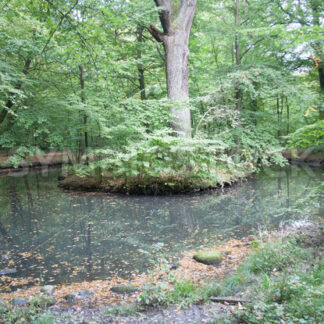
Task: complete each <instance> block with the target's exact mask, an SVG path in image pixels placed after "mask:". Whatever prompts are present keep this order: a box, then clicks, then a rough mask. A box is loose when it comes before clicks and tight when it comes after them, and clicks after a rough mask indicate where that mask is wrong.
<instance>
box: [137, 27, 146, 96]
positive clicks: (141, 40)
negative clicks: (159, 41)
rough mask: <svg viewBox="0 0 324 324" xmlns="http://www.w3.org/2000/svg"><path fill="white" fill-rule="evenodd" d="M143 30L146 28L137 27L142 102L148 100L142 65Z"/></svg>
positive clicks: (138, 67)
mask: <svg viewBox="0 0 324 324" xmlns="http://www.w3.org/2000/svg"><path fill="white" fill-rule="evenodd" d="M143 30H144V27H143V26H140V25H138V26H137V42H138V44H137V46H138V48H137V59H138V64H137V70H138V82H139V88H140V93H141V100H146V93H145V77H144V68H143V64H142V43H143Z"/></svg>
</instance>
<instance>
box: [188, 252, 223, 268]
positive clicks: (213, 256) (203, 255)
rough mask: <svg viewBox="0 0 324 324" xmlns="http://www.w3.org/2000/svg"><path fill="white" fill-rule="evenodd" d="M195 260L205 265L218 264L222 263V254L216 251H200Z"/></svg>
mask: <svg viewBox="0 0 324 324" xmlns="http://www.w3.org/2000/svg"><path fill="white" fill-rule="evenodd" d="M193 258H194V259H195V260H196V261H198V262H201V263H204V264H208V265H209V264H217V263H219V262H221V261H222V254H221V253H220V252H219V251H218V250H215V249H210V250H201V251H198V252H197V253H196V254H195V255H194V256H193Z"/></svg>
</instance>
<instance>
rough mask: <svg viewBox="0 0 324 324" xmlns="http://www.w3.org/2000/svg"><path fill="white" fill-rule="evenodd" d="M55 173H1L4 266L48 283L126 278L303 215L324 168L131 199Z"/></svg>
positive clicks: (0, 246) (0, 222) (0, 257)
mask: <svg viewBox="0 0 324 324" xmlns="http://www.w3.org/2000/svg"><path fill="white" fill-rule="evenodd" d="M58 173H59V171H51V172H50V173H49V174H48V175H47V176H46V177H45V176H43V175H42V174H41V173H30V174H28V175H26V176H24V177H13V176H1V177H0V193H1V196H0V271H1V270H3V269H8V268H9V269H12V268H15V269H17V273H16V274H14V275H15V276H17V277H34V278H41V279H42V280H44V282H46V283H63V282H72V281H80V280H84V279H97V278H108V277H111V276H113V275H114V274H118V275H119V276H123V277H126V278H127V277H129V276H130V272H132V271H134V270H138V271H139V272H142V271H144V270H146V269H147V268H148V267H149V266H150V265H151V264H152V263H153V262H154V261H156V260H157V259H158V258H159V256H161V255H162V254H164V255H168V256H171V255H177V253H179V252H180V251H181V250H183V249H188V248H193V247H198V246H206V245H214V244H217V242H220V241H222V240H224V239H227V238H230V237H239V236H242V235H247V234H250V233H252V232H253V231H256V230H258V228H259V227H260V226H266V227H267V228H272V227H277V226H278V225H279V223H280V222H282V221H285V220H289V219H296V218H297V219H299V218H303V217H304V211H303V205H301V206H299V205H298V202H299V201H300V199H303V198H304V197H305V196H306V195H307V194H308V193H309V191H310V190H311V189H312V188H314V187H315V186H316V185H317V184H318V183H319V182H320V181H321V179H323V176H322V173H323V171H322V170H312V174H310V173H309V172H307V170H304V169H301V168H298V167H289V168H287V169H282V170H277V171H276V170H272V171H271V172H270V170H268V172H264V173H263V174H261V175H259V176H257V177H255V178H251V179H250V180H249V181H247V182H244V183H242V184H239V185H236V186H234V187H233V188H231V189H226V190H224V191H223V192H214V193H209V194H203V195H194V196H173V197H127V196H116V195H107V194H95V193H92V194H89V193H88V194H80V193H71V192H63V191H62V190H60V189H59V188H58V187H57V176H58ZM316 212H317V210H316V208H313V210H309V211H308V214H309V213H316Z"/></svg>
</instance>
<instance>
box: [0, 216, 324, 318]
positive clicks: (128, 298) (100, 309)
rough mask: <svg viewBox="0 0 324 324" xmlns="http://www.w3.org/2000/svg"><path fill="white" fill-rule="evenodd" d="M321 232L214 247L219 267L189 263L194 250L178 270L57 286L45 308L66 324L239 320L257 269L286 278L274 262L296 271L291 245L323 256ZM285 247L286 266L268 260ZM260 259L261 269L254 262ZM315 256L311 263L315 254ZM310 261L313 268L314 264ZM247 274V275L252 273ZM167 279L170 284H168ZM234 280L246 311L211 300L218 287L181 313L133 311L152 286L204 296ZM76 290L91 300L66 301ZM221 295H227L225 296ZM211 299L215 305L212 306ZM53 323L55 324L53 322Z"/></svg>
mask: <svg viewBox="0 0 324 324" xmlns="http://www.w3.org/2000/svg"><path fill="white" fill-rule="evenodd" d="M323 230H324V225H323V224H322V223H321V224H315V223H309V222H303V223H299V224H298V223H296V224H294V223H292V224H291V225H290V226H288V227H286V228H285V229H282V230H277V231H274V232H263V233H261V234H259V235H258V236H257V237H255V236H249V237H246V238H245V239H243V240H229V241H227V242H225V243H223V244H221V245H219V246H218V247H217V248H218V249H219V251H221V252H222V254H223V260H222V262H221V263H220V264H219V265H218V266H212V265H204V264H201V263H199V262H197V261H195V260H194V259H193V253H194V251H187V252H185V253H184V254H183V257H182V259H181V260H180V261H179V264H180V265H179V267H178V268H177V269H170V268H169V269H168V270H166V269H165V266H163V265H162V266H161V265H160V266H157V268H156V270H155V272H153V273H151V274H144V275H143V274H142V275H140V276H138V277H137V278H135V279H134V280H133V281H131V282H130V281H126V280H120V278H117V277H116V278H115V281H108V280H98V281H94V282H83V283H80V284H72V285H59V286H57V287H56V288H55V290H54V293H53V297H54V298H55V304H54V305H53V306H50V307H48V308H46V314H48V315H49V316H52V317H53V316H54V319H55V323H70V322H71V319H70V321H67V322H66V321H65V319H66V318H68V317H71V318H72V320H73V319H75V320H76V319H78V320H79V319H80V318H83V319H84V320H85V321H88V320H90V322H91V320H93V318H95V322H96V323H107V322H109V323H128V321H135V320H136V319H137V320H138V322H136V323H149V320H151V318H152V316H154V318H158V319H159V320H164V319H165V318H169V319H170V318H178V317H179V316H180V318H183V319H184V320H187V319H189V318H192V316H193V314H192V312H194V314H195V316H196V315H197V316H198V319H201V318H206V316H207V317H208V318H209V319H210V320H212V319H214V318H215V316H217V318H221V319H222V318H224V316H230V317H233V316H234V317H235V318H236V317H237V316H238V318H241V317H242V316H243V317H244V316H247V315H246V314H247V312H248V311H249V309H253V307H254V306H253V303H257V302H258V299H256V300H254V298H255V297H253V294H254V293H253V292H252V291H251V290H250V285H251V287H254V288H253V289H255V284H256V283H258V282H259V281H255V280H256V279H255V276H256V275H257V273H258V271H259V270H257V269H259V267H266V268H265V271H269V270H266V269H267V268H268V267H269V264H268V262H270V264H271V263H273V266H271V265H270V268H269V269H270V274H271V275H272V276H273V280H275V281H276V280H277V279H280V275H281V271H283V275H284V274H285V271H284V268H283V269H282V270H281V269H280V268H278V265H277V266H276V262H280V263H279V264H281V262H284V263H282V264H283V265H284V264H287V265H288V264H291V266H294V264H295V262H294V256H293V255H294V253H296V250H295V249H296V247H293V246H292V245H291V244H293V245H294V244H295V245H296V244H297V245H296V246H301V248H303V249H306V250H307V249H309V248H313V249H315V250H317V249H318V248H317V246H318V247H319V249H320V250H319V253H320V254H319V255H323V253H324V249H323V247H324V233H323ZM290 242H293V243H290ZM294 242H295V243H294ZM285 244H288V245H287V247H289V248H290V249H291V248H292V250H291V252H289V253H292V254H291V255H289V254H288V255H285V256H283V258H287V261H282V260H281V258H282V257H281V255H277V254H274V257H276V258H278V260H276V259H275V260H271V259H268V257H267V256H266V255H267V253H269V246H270V247H271V246H273V247H274V248H275V249H278V248H279V250H280V249H284V251H286V248H285ZM306 250H305V251H306ZM315 250H314V251H315ZM320 251H321V252H320ZM271 253H273V252H271V249H270V255H271ZM298 253H299V252H298ZM321 253H322V254H321ZM258 254H259V255H260V256H259V257H258V256H257V255H258ZM302 255H303V254H302ZM260 257H261V259H260V261H259V262H260V264H258V263H255V262H256V260H259V259H258V258H260ZM309 257H311V256H309ZM313 257H314V258H315V255H314V256H313ZM253 258H254V259H253ZM262 258H264V259H262ZM321 258H322V257H320V259H319V260H321ZM251 259H252V261H253V260H254V261H253V262H254V263H253V262H252V263H251ZM283 260H285V259H283ZM285 262H288V263H285ZM313 262H314V264H316V260H315V259H314V261H313ZM251 264H252V266H254V267H257V268H255V269H256V270H255V274H254V275H253V276H252V277H251V278H250V279H249V277H247V278H245V273H246V272H245V271H246V269H248V268H247V266H248V267H251ZM253 264H254V265H253ZM306 270H307V268H306ZM170 275H171V277H170ZM246 275H247V276H251V275H252V274H246ZM170 278H174V279H172V281H170ZM237 278H238V279H239V281H241V279H242V284H243V286H242V288H241V289H243V290H242V291H241V290H238V291H237V292H236V293H235V294H233V293H231V295H229V296H234V299H236V300H248V299H250V300H251V303H252V304H251V305H250V306H249V304H248V305H244V307H243V306H242V305H241V304H240V303H239V304H238V306H235V305H234V306H233V305H231V304H228V303H226V302H225V305H224V304H223V303H222V302H221V301H217V300H218V299H220V300H222V298H218V299H217V298H213V297H212V296H215V297H216V296H218V294H219V293H220V292H219V290H217V289H218V288H217V289H216V288H215V287H214V288H212V291H211V292H209V293H210V297H208V298H207V299H199V300H197V301H196V302H190V303H189V304H188V305H187V304H185V305H187V306H186V307H185V308H184V310H181V309H180V308H178V307H177V305H175V306H172V304H170V305H169V304H166V305H163V304H161V305H160V304H159V303H157V304H152V306H149V307H148V306H146V307H144V308H138V306H136V307H135V306H134V305H137V304H138V303H139V295H140V294H147V285H151V287H156V288H158V287H162V286H163V285H165V286H164V287H165V288H163V289H167V290H165V291H170V292H172V290H176V289H177V288H176V285H177V284H178V283H181V282H182V283H186V282H188V283H189V282H190V284H192V285H194V286H195V287H201V289H202V291H204V289H210V287H211V286H210V287H209V288H208V285H207V286H204V285H205V284H206V282H210V283H212V282H214V283H217V285H221V286H222V285H223V286H224V284H223V283H225V286H226V282H228V283H229V284H231V282H232V281H233V280H234V282H236V280H238V279H237ZM240 278H241V279H240ZM252 278H253V279H252ZM206 279H207V280H206ZM249 280H252V282H251V283H249V282H250V281H249ZM244 282H246V283H244ZM253 282H254V283H253ZM261 282H262V280H261ZM114 284H122V285H123V284H124V285H126V284H127V285H129V284H135V285H136V287H137V288H138V291H136V292H133V293H131V294H127V293H124V294H118V293H114V292H112V291H111V290H110V289H111V288H112V286H113V285H114ZM246 285H247V286H246ZM253 285H254V286H253ZM225 286H224V287H225ZM204 287H206V288H204ZM257 287H258V286H257ZM40 289H41V286H37V287H33V288H29V289H26V290H20V291H17V292H13V293H8V294H2V296H1V299H2V300H5V302H6V303H8V304H9V303H10V300H13V298H15V297H20V298H24V297H30V296H34V298H35V296H36V297H37V296H42V295H43V294H42V293H41V292H40ZM80 289H83V290H84V289H86V291H88V292H90V293H91V294H93V295H91V296H90V298H87V299H85V300H79V301H75V302H68V301H66V300H65V298H64V296H65V295H66V294H70V293H71V292H72V293H73V291H75V290H80ZM154 289H155V288H154ZM246 289H247V290H246ZM258 289H260V288H258ZM234 290H235V289H234ZM213 291H214V293H213ZM217 291H218V292H217ZM161 292H162V291H161ZM261 293H262V292H261ZM208 296H209V295H208ZM225 296H227V295H226V294H225ZM37 298H38V297H37ZM182 298H184V300H185V298H187V297H186V295H184V296H183V297H180V299H179V300H178V302H179V303H180V304H179V305H181V304H182ZM231 298H232V297H228V298H226V297H224V300H225V301H226V300H231ZM30 300H31V299H30ZM213 300H214V302H212V301H213ZM152 302H153V301H152ZM274 303H275V302H274ZM243 304H244V302H243ZM22 307H23V306H22ZM24 307H26V306H24ZM19 309H21V307H18V308H17V307H13V308H12V311H18V310H19ZM42 309H44V308H42ZM252 315H253V313H252ZM252 315H251V316H252ZM134 316H135V317H134ZM56 320H57V321H56ZM51 323H54V321H53V322H51ZM134 323H135V322H134Z"/></svg>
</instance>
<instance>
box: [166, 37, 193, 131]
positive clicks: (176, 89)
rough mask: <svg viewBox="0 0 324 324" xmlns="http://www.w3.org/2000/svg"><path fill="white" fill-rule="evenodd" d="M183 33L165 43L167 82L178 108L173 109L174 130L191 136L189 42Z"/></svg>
mask: <svg viewBox="0 0 324 324" xmlns="http://www.w3.org/2000/svg"><path fill="white" fill-rule="evenodd" d="M185 38H186V36H185V35H184V33H183V31H176V32H175V34H174V35H172V36H168V37H167V38H166V40H165V42H164V48H165V65H166V80H167V89H168V98H169V99H172V100H176V101H177V103H176V107H174V108H172V109H171V113H172V115H173V116H174V120H173V122H172V128H173V129H174V130H175V131H177V132H183V133H184V134H185V136H187V137H190V136H191V116H190V109H189V108H188V99H189V87H188V57H189V49H188V41H186V39H185Z"/></svg>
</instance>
